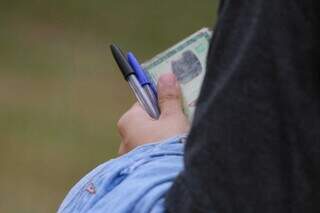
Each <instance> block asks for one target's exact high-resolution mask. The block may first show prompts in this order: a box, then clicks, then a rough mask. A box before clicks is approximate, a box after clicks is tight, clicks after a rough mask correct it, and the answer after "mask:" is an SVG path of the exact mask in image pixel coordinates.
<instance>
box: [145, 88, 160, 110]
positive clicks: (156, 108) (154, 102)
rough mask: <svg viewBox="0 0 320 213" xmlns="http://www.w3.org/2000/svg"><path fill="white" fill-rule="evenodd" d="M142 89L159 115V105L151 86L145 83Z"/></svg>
mask: <svg viewBox="0 0 320 213" xmlns="http://www.w3.org/2000/svg"><path fill="white" fill-rule="evenodd" d="M143 89H144V91H145V92H146V93H147V95H148V96H149V98H150V100H151V102H152V105H153V106H154V108H155V110H156V111H157V114H159V115H160V109H159V105H158V98H157V96H156V95H155V93H154V90H153V89H152V88H151V86H150V85H149V84H145V85H144V86H143Z"/></svg>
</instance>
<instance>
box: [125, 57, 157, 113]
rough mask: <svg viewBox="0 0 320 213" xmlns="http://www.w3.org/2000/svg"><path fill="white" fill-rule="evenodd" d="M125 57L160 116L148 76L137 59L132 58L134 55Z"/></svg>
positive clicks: (155, 96) (154, 92) (154, 91)
mask: <svg viewBox="0 0 320 213" xmlns="http://www.w3.org/2000/svg"><path fill="white" fill-rule="evenodd" d="M127 57H128V61H129V64H130V65H131V67H132V68H133V70H134V71H135V74H136V76H137V78H138V81H139V82H140V84H141V86H142V87H143V89H144V90H145V91H146V93H147V94H148V96H149V97H150V99H151V101H152V103H153V105H154V108H155V109H157V111H158V113H159V114H160V110H159V106H158V98H157V95H156V90H155V89H154V88H153V85H152V83H151V82H150V80H149V78H148V76H147V75H146V73H145V72H144V70H143V69H142V67H141V65H140V63H139V61H138V60H137V58H136V57H135V56H134V54H133V53H132V52H128V54H127Z"/></svg>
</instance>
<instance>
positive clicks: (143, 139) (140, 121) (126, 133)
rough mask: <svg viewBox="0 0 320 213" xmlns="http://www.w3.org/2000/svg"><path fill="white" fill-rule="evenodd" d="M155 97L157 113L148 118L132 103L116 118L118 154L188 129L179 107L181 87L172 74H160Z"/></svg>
mask: <svg viewBox="0 0 320 213" xmlns="http://www.w3.org/2000/svg"><path fill="white" fill-rule="evenodd" d="M158 100H159V107H160V111H161V115H160V117H159V119H158V120H154V119H152V118H151V117H150V116H149V115H148V114H147V112H146V111H145V110H144V109H143V108H142V107H141V106H140V104H139V103H135V104H134V105H133V106H132V107H131V108H130V109H129V110H128V111H127V112H126V113H125V114H123V115H122V117H121V118H120V120H119V121H118V124H117V126H118V130H119V133H120V136H121V140H122V141H121V144H120V148H119V154H124V153H126V152H129V151H130V150H132V149H134V148H135V147H137V146H139V145H142V144H146V143H151V142H155V141H159V140H162V139H166V138H168V137H172V136H175V135H177V134H182V133H187V132H188V131H189V126H190V125H189V122H188V119H187V118H186V116H185V115H184V114H183V111H182V106H181V90H180V86H179V84H178V82H177V80H176V77H175V75H174V74H164V75H162V76H161V77H160V79H159V82H158Z"/></svg>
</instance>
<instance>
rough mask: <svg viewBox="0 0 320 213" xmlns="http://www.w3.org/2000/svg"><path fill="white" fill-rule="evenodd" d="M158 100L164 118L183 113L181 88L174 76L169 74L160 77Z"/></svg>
mask: <svg viewBox="0 0 320 213" xmlns="http://www.w3.org/2000/svg"><path fill="white" fill-rule="evenodd" d="M158 99H159V107H160V110H161V116H162V117H164V116H169V115H171V114H175V113H178V112H181V111H182V108H181V91H180V86H179V84H178V82H177V79H176V77H175V75H174V74H172V73H167V74H164V75H162V76H160V78H159V81H158Z"/></svg>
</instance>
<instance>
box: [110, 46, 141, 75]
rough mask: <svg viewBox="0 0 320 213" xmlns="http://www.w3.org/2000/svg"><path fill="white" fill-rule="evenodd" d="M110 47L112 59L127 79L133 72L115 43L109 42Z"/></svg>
mask: <svg viewBox="0 0 320 213" xmlns="http://www.w3.org/2000/svg"><path fill="white" fill-rule="evenodd" d="M110 49H111V52H112V55H113V57H114V59H115V60H116V62H117V64H118V66H119V68H120V70H121V72H122V74H123V77H124V78H125V79H126V80H127V78H128V76H129V75H131V74H134V73H135V72H134V70H133V69H132V67H131V66H130V64H129V62H128V60H127V57H126V56H125V55H124V54H123V52H122V51H121V50H120V48H119V47H117V45H115V44H111V45H110Z"/></svg>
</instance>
